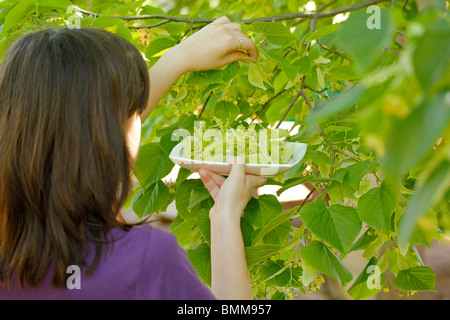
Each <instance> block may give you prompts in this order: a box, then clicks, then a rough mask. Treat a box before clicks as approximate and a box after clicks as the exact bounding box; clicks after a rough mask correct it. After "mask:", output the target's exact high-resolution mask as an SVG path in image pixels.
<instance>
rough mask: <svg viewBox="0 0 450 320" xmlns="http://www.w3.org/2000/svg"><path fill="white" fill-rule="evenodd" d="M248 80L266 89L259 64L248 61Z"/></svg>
mask: <svg viewBox="0 0 450 320" xmlns="http://www.w3.org/2000/svg"><path fill="white" fill-rule="evenodd" d="M248 82H250V84H251V85H253V86H255V87H258V88H261V89H263V90H267V88H266V87H265V86H264V78H263V75H262V70H261V66H260V65H259V64H258V63H250V65H249V66H248Z"/></svg>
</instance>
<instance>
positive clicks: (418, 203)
mask: <svg viewBox="0 0 450 320" xmlns="http://www.w3.org/2000/svg"><path fill="white" fill-rule="evenodd" d="M449 180H450V161H448V160H447V159H446V158H444V157H443V161H442V162H441V163H440V164H439V165H438V166H437V167H436V168H434V170H433V171H432V172H431V173H430V174H429V175H428V176H426V177H424V179H423V180H421V181H419V183H418V184H419V185H418V187H417V189H416V190H415V193H414V194H413V195H412V196H411V197H410V199H409V201H408V204H407V206H406V210H405V212H404V213H403V215H402V216H401V218H400V220H399V222H398V235H399V241H400V242H399V245H400V247H401V250H402V251H405V250H406V248H407V246H406V244H407V243H408V242H409V241H410V238H411V235H412V233H413V231H414V229H415V227H416V223H417V221H418V219H419V218H420V217H421V216H422V215H424V214H426V212H427V211H428V210H429V209H430V208H431V207H432V206H433V205H434V204H435V203H436V201H437V200H439V199H440V198H441V197H442V196H443V195H444V193H445V191H446V190H447V189H448V181H449Z"/></svg>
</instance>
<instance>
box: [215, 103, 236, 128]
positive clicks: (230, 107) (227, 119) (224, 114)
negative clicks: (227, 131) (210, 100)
mask: <svg viewBox="0 0 450 320" xmlns="http://www.w3.org/2000/svg"><path fill="white" fill-rule="evenodd" d="M212 112H213V114H214V117H216V118H218V119H219V120H220V121H222V123H224V124H229V123H231V122H232V121H234V120H236V118H237V117H238V116H239V107H237V106H235V105H234V104H233V103H230V102H226V101H219V102H218V103H217V104H216V105H215V106H214V107H213V110H212Z"/></svg>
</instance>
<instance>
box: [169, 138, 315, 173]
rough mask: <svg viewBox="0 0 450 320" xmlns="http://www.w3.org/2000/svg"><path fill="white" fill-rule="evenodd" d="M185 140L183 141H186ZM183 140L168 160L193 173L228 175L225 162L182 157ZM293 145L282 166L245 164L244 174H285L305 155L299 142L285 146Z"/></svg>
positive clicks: (228, 167)
mask: <svg viewBox="0 0 450 320" xmlns="http://www.w3.org/2000/svg"><path fill="white" fill-rule="evenodd" d="M192 138H193V137H187V138H186V139H192ZM186 139H185V140H186ZM185 140H183V141H181V142H180V143H178V144H177V145H176V146H175V147H174V148H173V149H172V152H171V153H170V155H169V158H170V160H172V161H173V162H174V163H175V164H178V165H179V166H181V167H183V168H186V169H188V170H191V171H193V172H198V169H200V168H205V169H208V170H210V171H212V172H215V173H218V174H220V175H228V174H229V173H230V165H229V164H228V163H225V162H214V161H202V160H194V159H190V158H186V157H183V144H184V143H185ZM289 144H294V145H295V146H294V154H293V156H292V158H291V159H290V160H289V162H288V163H283V164H258V163H247V164H246V165H245V167H246V173H247V174H253V175H258V176H262V177H275V176H278V175H280V174H282V173H285V172H286V171H288V170H289V169H291V168H292V167H294V166H295V165H296V164H298V163H299V162H300V161H301V160H302V159H303V157H304V156H305V153H306V148H307V145H306V144H305V143H300V142H286V145H289Z"/></svg>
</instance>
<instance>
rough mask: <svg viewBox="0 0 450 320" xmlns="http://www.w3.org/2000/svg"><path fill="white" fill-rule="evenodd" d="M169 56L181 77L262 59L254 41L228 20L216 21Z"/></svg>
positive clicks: (171, 51) (172, 49)
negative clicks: (243, 59)
mask: <svg viewBox="0 0 450 320" xmlns="http://www.w3.org/2000/svg"><path fill="white" fill-rule="evenodd" d="M167 53H170V54H172V55H173V56H174V57H176V58H177V59H176V63H177V64H178V65H179V67H180V69H181V70H180V72H181V73H185V72H190V71H205V70H211V69H215V68H219V67H222V66H224V65H227V64H230V63H232V62H235V61H239V60H241V59H242V58H244V57H246V58H252V59H254V60H256V59H258V52H257V50H256V47H255V44H254V42H253V40H251V39H250V38H249V37H247V35H245V34H244V33H242V27H241V25H240V24H238V23H232V22H231V21H230V20H229V19H228V18H227V17H221V18H218V19H216V20H215V21H214V22H212V23H210V24H208V25H207V26H205V27H204V28H203V29H201V30H199V31H197V32H196V33H194V34H193V35H192V36H190V37H188V38H187V39H186V40H184V41H182V42H181V43H179V44H178V45H176V46H175V47H173V48H171V49H170V50H168V52H167Z"/></svg>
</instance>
